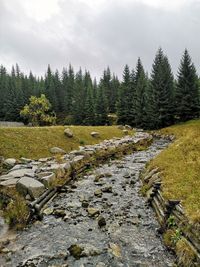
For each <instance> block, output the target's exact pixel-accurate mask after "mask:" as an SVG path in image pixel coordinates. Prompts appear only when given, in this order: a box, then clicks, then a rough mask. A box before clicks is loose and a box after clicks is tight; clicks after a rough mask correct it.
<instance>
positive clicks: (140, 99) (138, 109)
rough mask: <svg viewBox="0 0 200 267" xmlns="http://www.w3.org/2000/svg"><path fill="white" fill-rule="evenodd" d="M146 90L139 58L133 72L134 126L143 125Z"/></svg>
mask: <svg viewBox="0 0 200 267" xmlns="http://www.w3.org/2000/svg"><path fill="white" fill-rule="evenodd" d="M146 91H147V77H146V74H145V71H144V68H143V65H142V62H141V60H140V58H139V59H138V61H137V65H136V74H135V92H136V94H135V105H134V106H135V126H136V127H139V128H143V127H145V115H146V114H145V94H146Z"/></svg>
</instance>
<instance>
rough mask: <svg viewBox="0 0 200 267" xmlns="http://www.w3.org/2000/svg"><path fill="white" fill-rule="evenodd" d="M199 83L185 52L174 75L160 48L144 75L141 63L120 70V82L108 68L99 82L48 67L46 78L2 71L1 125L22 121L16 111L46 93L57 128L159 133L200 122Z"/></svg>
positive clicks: (69, 70) (83, 73)
mask: <svg viewBox="0 0 200 267" xmlns="http://www.w3.org/2000/svg"><path fill="white" fill-rule="evenodd" d="M199 92H200V82H199V78H198V75H197V71H196V69H195V66H194V64H193V63H192V59H191V57H190V55H189V53H188V51H187V50H185V51H184V53H183V55H182V58H181V60H180V65H179V69H178V72H177V74H173V72H172V69H171V66H170V62H169V60H168V57H167V56H166V55H165V53H164V52H163V50H162V49H161V48H160V49H159V50H158V51H157V53H156V55H155V59H154V61H153V65H152V70H151V73H150V74H148V73H147V72H146V71H145V68H144V66H143V64H142V61H141V59H140V58H138V61H137V63H136V66H135V68H134V69H131V68H130V67H129V66H128V65H126V66H125V67H124V70H123V75H122V80H119V78H118V77H117V76H116V75H115V74H112V71H111V70H110V68H109V67H107V68H106V69H105V70H104V71H103V74H102V76H101V78H100V80H99V81H98V82H97V81H96V79H93V78H92V77H91V75H90V72H89V71H87V70H86V71H82V70H81V69H80V70H79V71H78V72H77V73H75V72H74V69H73V66H72V65H69V66H68V67H64V68H63V70H62V72H59V71H58V70H56V71H55V72H54V71H53V70H52V69H51V67H50V65H49V66H48V68H47V71H46V74H45V76H44V77H36V76H34V74H33V73H32V72H30V74H29V75H25V74H24V73H23V72H22V71H21V70H20V67H19V66H18V65H17V64H16V66H13V67H12V70H11V73H9V72H8V71H7V70H6V68H5V67H4V66H3V65H1V67H0V120H3V121H4V120H5V121H23V122H24V123H27V122H26V121H25V120H24V119H23V118H22V117H21V116H20V111H21V110H22V108H23V107H24V106H25V105H26V104H28V103H29V98H30V97H31V96H37V97H39V96H40V95H41V94H44V95H45V96H46V98H47V99H48V100H49V102H50V103H51V112H53V113H54V114H55V116H56V120H57V124H65V125H66V124H75V125H110V124H113V123H118V124H129V125H131V126H134V127H138V128H144V129H159V128H162V127H165V126H169V125H172V124H174V123H177V122H183V121H186V120H189V119H193V118H197V117H199V112H200V105H199V103H200V96H199Z"/></svg>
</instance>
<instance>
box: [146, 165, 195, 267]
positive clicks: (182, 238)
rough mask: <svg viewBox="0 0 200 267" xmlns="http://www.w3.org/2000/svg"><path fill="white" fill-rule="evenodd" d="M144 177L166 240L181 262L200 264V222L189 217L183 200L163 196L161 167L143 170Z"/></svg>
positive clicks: (180, 264)
mask: <svg viewBox="0 0 200 267" xmlns="http://www.w3.org/2000/svg"><path fill="white" fill-rule="evenodd" d="M142 180H143V189H144V190H145V194H146V196H147V200H148V203H149V204H150V205H151V206H152V207H153V209H154V210H155V213H156V215H157V218H158V221H159V223H160V225H161V228H160V231H161V233H163V237H164V241H165V240H166V241H167V244H166V245H168V246H169V248H171V249H172V250H174V252H175V253H176V254H177V261H178V264H179V266H185V267H189V266H200V226H199V225H195V224H193V223H192V222H190V221H189V219H188V217H187V216H186V214H185V212H184V210H183V207H182V206H181V204H180V201H178V200H170V199H168V200H166V199H164V197H163V194H162V189H161V182H162V175H161V173H160V172H159V169H158V168H157V169H153V170H147V171H146V172H145V173H144V174H142ZM178 242H179V243H178ZM180 242H182V246H181V245H180ZM183 244H184V245H183Z"/></svg>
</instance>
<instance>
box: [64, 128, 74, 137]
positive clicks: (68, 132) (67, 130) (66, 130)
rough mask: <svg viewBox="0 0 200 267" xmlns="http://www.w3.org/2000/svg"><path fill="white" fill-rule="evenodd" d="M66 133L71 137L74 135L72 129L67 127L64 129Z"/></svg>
mask: <svg viewBox="0 0 200 267" xmlns="http://www.w3.org/2000/svg"><path fill="white" fill-rule="evenodd" d="M64 134H65V136H67V137H69V138H72V137H73V136H74V134H73V132H72V130H71V129H69V128H67V129H65V130H64Z"/></svg>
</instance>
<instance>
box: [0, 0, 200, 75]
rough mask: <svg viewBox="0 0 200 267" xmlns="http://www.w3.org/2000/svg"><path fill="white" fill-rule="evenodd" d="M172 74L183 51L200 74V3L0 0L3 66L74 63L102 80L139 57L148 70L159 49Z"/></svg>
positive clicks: (25, 67) (40, 66)
mask: <svg viewBox="0 0 200 267" xmlns="http://www.w3.org/2000/svg"><path fill="white" fill-rule="evenodd" d="M159 46H161V47H162V48H163V50H164V52H165V53H166V54H167V55H168V57H169V60H170V62H171V65H172V68H173V71H174V73H176V70H177V67H178V65H179V62H180V57H181V55H182V53H183V50H184V48H185V47H187V48H188V50H189V52H190V55H191V56H192V59H193V61H194V63H195V65H196V67H197V70H198V72H200V66H199V63H200V0H171V1H170V0H0V64H3V65H4V66H6V67H7V68H8V69H9V68H10V67H11V65H13V64H15V63H16V62H17V63H18V64H19V65H20V68H21V70H23V71H24V72H25V73H28V72H29V70H30V69H31V70H32V71H33V73H35V74H37V75H42V74H44V72H45V70H46V68H47V65H48V64H50V65H51V66H52V69H53V70H55V69H56V68H58V69H59V70H62V67H63V66H67V65H68V64H69V63H70V62H71V64H72V65H73V66H74V68H75V70H78V68H79V67H80V66H81V67H82V68H83V69H85V68H86V69H88V70H90V71H91V74H92V76H93V77H94V76H97V77H99V76H100V75H101V74H102V71H103V69H104V68H105V67H106V66H108V65H109V66H110V68H111V71H112V72H115V73H116V74H118V75H119V76H121V73H122V69H123V66H124V65H125V64H126V63H127V64H129V66H130V67H131V68H133V67H135V63H136V60H137V58H138V57H139V56H140V57H141V59H142V61H143V64H144V66H145V68H146V70H147V71H149V72H150V71H151V65H152V61H153V58H154V56H155V53H156V51H157V49H158V47H159Z"/></svg>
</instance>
